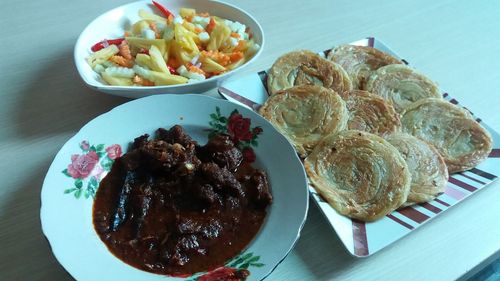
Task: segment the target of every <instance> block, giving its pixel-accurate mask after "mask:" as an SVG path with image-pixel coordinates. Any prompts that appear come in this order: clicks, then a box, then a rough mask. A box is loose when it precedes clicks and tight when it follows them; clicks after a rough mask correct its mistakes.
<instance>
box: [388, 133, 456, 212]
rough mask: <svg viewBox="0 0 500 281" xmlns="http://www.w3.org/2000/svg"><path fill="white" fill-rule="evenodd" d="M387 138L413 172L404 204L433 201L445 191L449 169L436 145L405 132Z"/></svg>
mask: <svg viewBox="0 0 500 281" xmlns="http://www.w3.org/2000/svg"><path fill="white" fill-rule="evenodd" d="M385 139H386V140H387V141H388V142H389V143H390V144H392V145H393V146H394V147H396V149H397V150H398V151H399V153H401V156H403V158H404V159H405V161H406V164H407V165H408V169H409V170H410V173H411V187H410V194H409V195H408V200H407V201H406V203H404V204H403V206H409V205H413V204H415V203H423V202H428V201H431V200H433V199H434V198H436V197H437V196H438V195H439V194H440V193H442V192H444V189H445V187H446V182H447V181H448V170H447V168H446V164H445V163H444V160H443V158H442V157H441V155H439V152H438V151H437V150H436V148H434V146H432V145H431V144H429V143H427V142H425V141H422V140H420V139H418V138H416V137H414V136H411V135H409V134H405V133H396V134H392V135H389V136H387V137H386V138H385Z"/></svg>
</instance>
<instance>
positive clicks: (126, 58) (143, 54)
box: [87, 1, 260, 86]
mask: <svg viewBox="0 0 500 281" xmlns="http://www.w3.org/2000/svg"><path fill="white" fill-rule="evenodd" d="M153 4H154V5H155V7H156V8H157V9H158V11H159V12H160V13H161V15H162V16H159V15H156V14H153V13H150V12H147V11H145V10H139V17H140V18H141V20H139V21H138V22H136V23H134V24H133V25H132V28H131V30H129V31H127V32H125V35H124V38H117V39H111V40H103V41H101V42H98V43H96V44H95V45H93V46H92V47H91V50H92V51H93V53H92V54H91V55H90V56H89V57H88V58H87V62H88V63H89V65H90V66H91V67H92V69H94V71H96V72H97V73H99V74H100V75H101V77H102V79H103V80H104V81H105V82H106V83H108V84H110V85H115V86H160V85H174V84H184V83H191V82H197V81H201V80H205V79H207V78H210V77H212V76H215V75H220V74H223V73H225V72H228V71H230V70H232V69H234V68H236V67H238V66H240V65H242V64H243V63H245V62H246V61H248V60H249V59H250V58H252V56H254V55H255V53H256V52H257V51H258V49H259V48H260V46H259V45H258V44H256V43H255V42H254V41H253V40H252V34H251V33H250V31H249V30H248V28H247V27H246V26H245V25H244V24H241V23H239V22H236V21H230V20H227V19H222V18H219V17H216V16H211V15H210V14H208V13H197V12H196V11H195V10H194V9H188V8H181V9H180V11H179V15H177V16H175V15H174V14H172V13H171V12H170V11H169V10H168V9H166V8H165V7H164V6H162V5H161V4H159V3H157V2H155V1H153Z"/></svg>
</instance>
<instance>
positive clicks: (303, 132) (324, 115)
mask: <svg viewBox="0 0 500 281" xmlns="http://www.w3.org/2000/svg"><path fill="white" fill-rule="evenodd" d="M259 113H260V114H261V115H262V116H263V117H264V118H266V119H267V120H269V121H270V122H271V123H272V124H273V125H274V126H275V127H276V129H278V131H280V132H281V133H282V134H283V135H285V136H286V137H287V138H288V139H289V140H290V141H291V142H292V144H293V145H294V146H295V149H296V150H297V152H298V153H299V154H300V155H301V156H302V157H305V156H306V155H307V154H308V152H309V151H311V150H312V149H313V148H314V146H315V145H316V144H317V143H318V142H319V141H320V140H321V139H322V138H323V137H325V136H326V135H328V134H330V133H335V132H337V131H340V130H343V129H345V128H346V125H347V118H348V116H347V109H346V106H345V102H344V101H343V100H342V98H341V97H340V96H339V95H337V94H336V93H335V92H334V91H332V90H330V89H327V88H323V87H321V86H315V85H301V86H296V87H292V88H288V89H286V90H282V91H278V92H277V93H276V94H274V95H272V96H270V97H269V99H268V100H267V101H266V102H265V104H264V105H263V106H262V107H261V108H260V111H259Z"/></svg>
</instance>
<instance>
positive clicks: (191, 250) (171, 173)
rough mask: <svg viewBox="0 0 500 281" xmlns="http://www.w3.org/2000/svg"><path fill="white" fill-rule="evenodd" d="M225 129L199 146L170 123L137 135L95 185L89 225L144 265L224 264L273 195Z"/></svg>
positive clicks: (127, 258)
mask: <svg viewBox="0 0 500 281" xmlns="http://www.w3.org/2000/svg"><path fill="white" fill-rule="evenodd" d="M242 159H243V158H242V155H241V152H240V151H239V150H238V149H237V148H235V147H234V145H233V144H232V142H231V141H230V139H229V138H228V137H227V136H225V135H218V136H215V137H214V138H212V139H211V140H210V141H209V142H208V143H207V144H206V145H205V146H199V145H198V144H197V143H196V142H195V141H193V140H191V138H190V137H189V136H188V135H187V134H186V133H185V132H184V131H183V129H182V127H180V126H174V127H172V128H171V129H170V130H168V131H167V130H164V129H159V130H158V132H157V136H156V138H155V139H153V140H148V136H147V135H144V136H141V137H138V138H136V139H135V141H134V143H133V145H131V148H130V149H129V151H128V152H127V153H126V154H125V155H123V156H122V157H121V158H118V159H117V160H116V161H115V163H114V164H113V167H112V169H111V171H110V173H109V174H108V175H107V176H106V177H105V178H104V179H103V181H102V182H101V184H100V187H99V189H98V191H97V194H96V198H95V202H94V209H93V221H94V227H95V230H96V231H97V233H98V235H99V237H100V238H101V240H102V241H103V242H104V243H105V244H106V246H107V247H108V249H109V250H110V251H111V252H112V253H113V254H114V255H115V256H117V257H118V258H120V259H121V260H123V261H124V262H126V263H128V264H130V265H132V266H134V267H137V268H140V269H142V270H146V271H149V272H154V273H159V274H168V275H179V274H193V273H196V272H200V271H206V270H209V269H213V268H215V267H218V266H220V265H223V264H224V263H225V262H226V261H227V260H228V259H230V258H232V257H234V256H236V255H237V254H238V253H239V252H241V251H242V250H243V249H244V248H245V247H246V246H247V245H248V243H249V242H250V241H251V240H252V238H253V237H254V236H255V235H256V234H257V232H258V231H259V229H260V227H261V225H262V222H263V220H264V218H265V216H266V208H267V206H268V205H269V204H271V202H272V196H271V194H270V192H269V186H268V181H267V176H266V174H265V173H264V172H263V171H261V170H258V169H255V168H253V167H252V166H251V165H250V164H248V163H244V162H243V161H242Z"/></svg>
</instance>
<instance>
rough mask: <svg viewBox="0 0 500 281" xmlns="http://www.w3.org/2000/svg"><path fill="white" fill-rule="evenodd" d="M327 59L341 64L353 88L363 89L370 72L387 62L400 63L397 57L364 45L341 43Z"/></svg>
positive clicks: (387, 63)
mask: <svg viewBox="0 0 500 281" xmlns="http://www.w3.org/2000/svg"><path fill="white" fill-rule="evenodd" d="M327 58H328V59H329V60H331V61H333V62H336V63H338V64H340V66H342V67H343V68H344V69H345V71H346V72H347V74H349V77H350V78H351V81H352V86H353V89H361V90H363V89H365V83H366V81H367V80H368V77H369V76H370V75H371V73H372V72H373V71H375V70H377V69H378V68H380V67H382V66H385V65H389V64H400V63H402V62H401V61H400V60H398V59H397V58H395V57H393V56H391V55H389V54H387V53H384V52H382V51H380V50H377V49H375V48H372V47H366V46H353V45H341V46H338V47H335V48H333V49H332V50H330V53H328V57H327Z"/></svg>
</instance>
